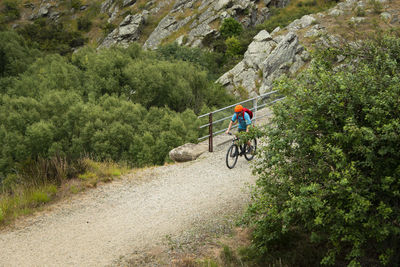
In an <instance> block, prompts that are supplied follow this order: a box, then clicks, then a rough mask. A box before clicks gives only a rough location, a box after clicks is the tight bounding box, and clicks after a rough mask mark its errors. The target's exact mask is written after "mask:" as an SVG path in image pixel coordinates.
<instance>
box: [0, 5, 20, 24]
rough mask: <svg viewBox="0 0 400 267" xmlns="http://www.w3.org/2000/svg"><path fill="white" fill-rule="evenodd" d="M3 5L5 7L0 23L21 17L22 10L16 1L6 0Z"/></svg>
mask: <svg viewBox="0 0 400 267" xmlns="http://www.w3.org/2000/svg"><path fill="white" fill-rule="evenodd" d="M3 5H4V6H3V9H2V10H1V13H3V14H2V15H3V19H2V21H0V23H7V22H10V21H13V20H16V19H19V17H20V11H19V7H18V3H17V2H16V1H11V0H6V1H4V3H3Z"/></svg>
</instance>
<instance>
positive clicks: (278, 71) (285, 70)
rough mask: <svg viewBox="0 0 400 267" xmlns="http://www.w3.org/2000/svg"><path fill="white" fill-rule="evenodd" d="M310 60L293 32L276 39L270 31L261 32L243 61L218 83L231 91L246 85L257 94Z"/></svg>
mask: <svg viewBox="0 0 400 267" xmlns="http://www.w3.org/2000/svg"><path fill="white" fill-rule="evenodd" d="M308 60H309V54H308V52H307V51H306V50H305V49H304V48H303V47H302V46H301V45H300V43H299V40H298V37H297V35H296V34H295V33H294V32H289V33H288V34H286V35H284V36H283V37H279V38H273V37H272V36H271V35H270V34H269V33H268V32H267V31H261V32H260V33H259V34H257V35H256V36H255V37H254V39H253V42H252V43H251V44H250V45H249V47H248V49H247V51H246V53H245V55H244V58H243V60H242V61H241V62H239V64H237V65H236V66H235V67H234V68H233V69H232V70H230V71H229V72H227V73H225V74H224V75H223V76H221V77H220V78H219V79H218V80H217V82H218V83H220V84H222V85H223V86H225V87H226V88H227V89H228V90H229V91H231V92H235V89H236V88H238V87H243V88H245V89H246V90H247V91H248V93H249V94H250V96H254V95H257V94H262V93H265V92H268V91H270V90H271V86H272V83H273V81H274V80H275V79H276V78H279V77H280V76H281V75H282V74H291V75H293V74H295V73H296V72H297V71H298V70H299V69H300V68H301V67H302V66H303V65H304V64H305V62H307V61H308Z"/></svg>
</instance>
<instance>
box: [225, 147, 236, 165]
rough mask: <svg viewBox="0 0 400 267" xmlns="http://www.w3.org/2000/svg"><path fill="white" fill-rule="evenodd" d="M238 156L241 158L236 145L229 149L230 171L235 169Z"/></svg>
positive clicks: (227, 157) (228, 163) (227, 161)
mask: <svg viewBox="0 0 400 267" xmlns="http://www.w3.org/2000/svg"><path fill="white" fill-rule="evenodd" d="M238 156H239V148H238V146H237V145H235V144H233V145H231V146H230V147H229V149H228V152H227V153H226V166H228V168H229V169H232V168H233V167H235V165H236V162H237V159H238Z"/></svg>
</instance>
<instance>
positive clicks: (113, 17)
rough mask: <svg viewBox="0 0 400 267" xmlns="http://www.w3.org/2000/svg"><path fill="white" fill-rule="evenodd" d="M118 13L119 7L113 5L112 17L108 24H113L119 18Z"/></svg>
mask: <svg viewBox="0 0 400 267" xmlns="http://www.w3.org/2000/svg"><path fill="white" fill-rule="evenodd" d="M111 10H112V11H111ZM118 12H119V7H118V5H113V7H112V8H111V9H110V13H111V16H110V18H109V19H108V20H107V22H108V23H111V22H113V21H114V20H115V19H116V18H117V16H118Z"/></svg>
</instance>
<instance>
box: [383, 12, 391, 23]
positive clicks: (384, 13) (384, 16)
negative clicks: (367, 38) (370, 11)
mask: <svg viewBox="0 0 400 267" xmlns="http://www.w3.org/2000/svg"><path fill="white" fill-rule="evenodd" d="M381 18H382V19H383V20H385V21H389V20H391V19H392V15H391V14H390V13H389V12H383V13H381Z"/></svg>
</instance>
